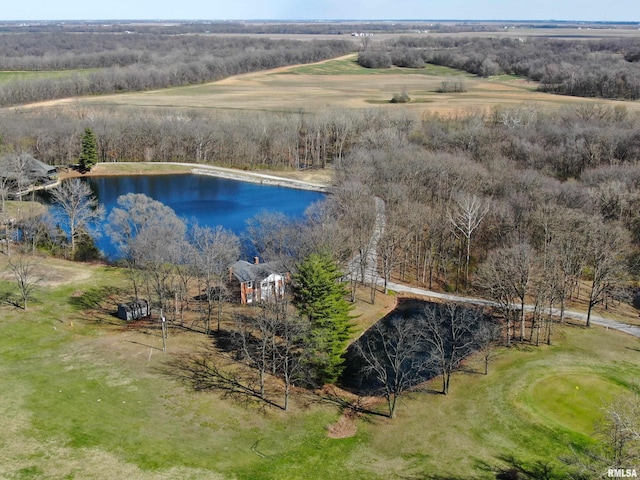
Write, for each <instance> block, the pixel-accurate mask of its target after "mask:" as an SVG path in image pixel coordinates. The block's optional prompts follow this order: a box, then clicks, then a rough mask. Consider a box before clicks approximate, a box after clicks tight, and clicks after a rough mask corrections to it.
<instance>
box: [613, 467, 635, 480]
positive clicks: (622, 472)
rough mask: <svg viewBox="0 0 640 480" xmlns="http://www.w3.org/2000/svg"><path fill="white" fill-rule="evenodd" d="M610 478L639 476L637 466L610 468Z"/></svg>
mask: <svg viewBox="0 0 640 480" xmlns="http://www.w3.org/2000/svg"><path fill="white" fill-rule="evenodd" d="M607 476H608V477H610V478H638V474H637V473H636V469H635V468H610V469H609V470H608V471H607Z"/></svg>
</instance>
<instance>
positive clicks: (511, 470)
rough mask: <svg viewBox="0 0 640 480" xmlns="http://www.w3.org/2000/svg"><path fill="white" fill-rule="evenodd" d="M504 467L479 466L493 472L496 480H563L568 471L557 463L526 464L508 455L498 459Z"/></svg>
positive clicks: (540, 461)
mask: <svg viewBox="0 0 640 480" xmlns="http://www.w3.org/2000/svg"><path fill="white" fill-rule="evenodd" d="M498 459H499V460H501V461H502V462H503V463H504V466H500V467H496V466H493V467H492V466H490V465H488V464H486V463H484V464H481V465H479V467H480V468H481V469H483V470H485V471H491V472H492V473H493V474H494V475H495V478H496V480H561V479H564V478H567V473H568V472H567V471H566V470H565V468H564V467H562V466H559V465H558V463H557V462H554V461H548V460H535V461H531V462H525V461H523V460H521V459H519V458H517V457H515V456H514V455H510V454H506V455H500V456H499V457H498Z"/></svg>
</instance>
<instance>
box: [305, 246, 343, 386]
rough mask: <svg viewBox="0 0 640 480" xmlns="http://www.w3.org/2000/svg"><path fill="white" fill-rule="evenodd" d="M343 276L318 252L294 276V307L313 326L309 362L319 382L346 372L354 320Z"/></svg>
mask: <svg viewBox="0 0 640 480" xmlns="http://www.w3.org/2000/svg"><path fill="white" fill-rule="evenodd" d="M341 276H342V274H341V272H340V271H339V269H338V267H337V265H336V263H335V262H334V261H333V259H332V258H331V257H330V256H329V255H326V254H317V253H313V254H311V255H309V256H308V257H307V258H306V259H305V260H304V261H302V263H300V264H299V265H298V273H297V274H295V275H294V276H293V304H294V305H295V306H296V308H297V309H298V311H299V312H300V314H301V315H303V316H305V317H307V318H308V320H309V323H310V325H311V331H310V338H309V343H310V346H311V348H310V351H309V354H310V357H311V358H310V360H309V363H310V365H311V366H312V367H313V370H314V373H315V374H316V376H317V380H318V381H319V382H320V383H334V382H336V381H337V380H338V377H340V374H341V373H342V371H343V369H344V357H343V355H344V353H345V350H346V347H347V344H348V342H349V335H350V332H351V327H352V323H351V320H352V319H353V317H352V316H350V315H349V312H350V311H351V309H352V306H351V304H349V303H348V302H347V301H346V300H345V297H346V295H347V294H348V292H347V290H346V287H345V286H344V284H342V283H340V281H339V280H340V277H341Z"/></svg>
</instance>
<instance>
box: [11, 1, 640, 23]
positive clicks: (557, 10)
mask: <svg viewBox="0 0 640 480" xmlns="http://www.w3.org/2000/svg"><path fill="white" fill-rule="evenodd" d="M102 19H113V20H118V19H141V20H142V19H144V20H155V19H162V20H166V19H189V20H236V19H273V20H296V19H311V20H313V19H318V20H332V19H361V20H368V19H436V20H437V19H469V20H489V19H494V20H525V19H527V20H551V19H554V20H595V21H621V20H622V21H634V22H636V21H638V22H640V0H606V1H602V0H534V1H524V0H170V1H169V0H107V1H104V0H103V1H91V0H57V1H53V0H15V1H10V0H5V1H4V2H3V6H2V9H0V20H102Z"/></svg>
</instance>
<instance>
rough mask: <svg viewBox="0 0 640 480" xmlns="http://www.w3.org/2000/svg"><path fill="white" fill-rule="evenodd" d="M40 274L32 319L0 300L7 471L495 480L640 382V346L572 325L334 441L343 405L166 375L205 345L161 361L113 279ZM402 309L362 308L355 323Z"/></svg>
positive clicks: (473, 366)
mask: <svg viewBox="0 0 640 480" xmlns="http://www.w3.org/2000/svg"><path fill="white" fill-rule="evenodd" d="M4 263H6V259H5V258H1V259H0V271H2V270H3V268H4ZM41 268H42V269H43V271H46V272H47V273H48V274H49V275H51V277H52V278H55V281H51V282H49V283H48V284H45V285H42V286H41V287H40V288H39V290H38V292H37V293H36V298H35V299H34V301H32V302H31V305H32V307H30V309H29V310H28V311H26V312H25V311H22V310H20V309H17V308H15V307H13V306H11V305H9V304H6V303H4V304H1V305H0V378H2V386H3V389H2V394H1V395H0V415H1V416H2V418H3V435H2V436H1V437H0V478H8V479H27V478H52V479H58V478H59V479H62V478H82V479H85V478H95V479H103V478H104V479H107V478H109V479H111V478H125V477H129V478H136V479H138V478H141V479H145V478H172V479H174V478H178V479H180V478H185V479H186V478H198V479H201V478H205V479H206V478H212V479H218V478H220V479H222V478H224V479H227V478H237V479H284V478H286V479H325V478H346V477H348V478H352V479H389V478H408V477H411V478H429V477H430V476H432V478H460V479H462V478H464V479H467V478H476V477H477V478H493V476H492V474H491V473H490V469H491V468H492V467H494V466H496V465H503V466H504V465H505V462H504V459H505V458H507V457H513V458H515V459H517V460H518V461H521V462H533V461H535V460H554V459H556V458H557V457H558V455H562V454H567V453H568V452H569V449H570V447H574V448H577V449H580V448H583V447H584V446H585V445H589V444H591V443H592V442H593V440H592V439H591V437H590V435H591V433H592V431H593V424H594V421H595V420H596V419H597V418H598V417H599V415H600V413H601V411H600V407H601V406H602V404H603V402H605V401H607V400H609V399H611V398H613V397H614V396H615V395H617V394H619V393H621V392H624V391H627V390H628V388H629V387H630V386H631V385H632V384H633V382H634V381H637V379H638V378H640V357H639V356H640V353H639V352H640V340H638V339H635V338H632V337H629V336H625V335H623V334H619V333H617V332H614V331H606V332H605V331H604V330H601V329H597V328H593V329H585V328H580V327H572V326H566V327H563V328H561V329H559V332H558V335H557V343H556V345H555V346H552V347H541V348H525V349H520V350H519V349H515V348H513V349H510V350H501V351H499V352H498V356H497V358H496V359H495V360H494V362H493V363H492V365H491V367H490V372H489V375H487V376H484V375H481V374H479V373H478V372H479V371H480V369H481V362H480V359H477V360H474V359H471V360H470V361H469V362H468V364H467V365H466V367H465V371H463V372H460V373H458V374H456V375H455V376H454V378H453V380H452V391H451V394H450V395H449V396H448V397H444V396H442V395H439V394H437V393H432V389H437V388H438V387H439V381H438V379H436V380H434V382H433V385H430V386H428V387H427V388H426V389H425V390H424V391H422V392H415V393H413V394H411V395H410V396H408V397H406V398H403V399H401V403H400V406H399V411H398V418H397V419H395V420H389V419H386V418H384V417H378V416H365V417H360V418H358V419H356V420H355V421H352V422H354V423H353V425H352V429H353V431H352V433H353V434H352V435H351V436H347V437H346V438H330V436H329V435H328V431H329V427H330V426H332V425H335V424H336V422H338V420H339V419H340V417H341V414H342V412H341V411H340V409H339V408H337V407H336V406H334V405H332V404H328V403H324V402H320V401H319V400H318V398H317V397H314V396H312V395H309V394H303V393H304V392H298V394H297V395H296V398H295V401H294V406H293V408H292V411H291V412H288V413H284V412H282V411H280V410H278V409H273V408H267V409H262V408H257V407H255V406H250V405H243V404H241V403H237V402H234V401H233V400H231V399H225V398H222V397H221V396H220V395H219V394H217V393H213V392H194V391H192V390H191V389H190V388H189V387H188V386H187V385H185V384H183V383H182V382H180V381H179V380H177V379H176V378H173V377H171V376H167V375H165V374H164V373H163V371H164V370H166V368H167V365H168V364H170V363H171V362H172V360H173V359H175V358H177V357H178V356H179V355H180V354H182V353H184V352H187V351H200V350H202V349H205V348H207V345H208V342H207V341H206V339H205V338H204V337H203V336H202V335H200V334H195V333H189V332H181V331H178V330H172V331H171V333H170V336H169V340H168V342H169V343H168V345H169V347H168V353H167V354H163V353H162V351H161V340H160V336H159V334H158V331H157V330H156V329H154V328H146V329H139V330H136V329H130V328H126V326H125V325H123V324H122V323H121V322H120V321H118V320H116V319H115V318H114V317H112V316H111V315H110V313H111V312H113V311H115V306H116V303H117V300H118V298H123V297H125V298H126V297H127V292H126V288H125V287H126V280H125V278H124V276H123V274H122V273H121V272H120V271H119V270H117V269H114V268H110V267H106V266H100V265H94V266H87V265H78V264H72V263H68V262H64V261H59V260H49V259H47V260H43V261H41ZM11 288H12V285H11V282H10V277H8V276H6V275H5V276H4V277H0V295H2V296H3V298H4V297H5V296H6V293H7V292H9V291H10V289H11ZM2 292H4V293H2ZM362 296H363V298H364V297H366V292H362ZM393 303H394V298H393V297H384V296H382V295H379V303H378V304H377V305H376V306H370V305H367V304H366V303H365V302H362V303H361V304H360V306H359V307H358V308H359V310H358V311H357V312H356V313H359V314H361V317H360V318H359V320H358V321H359V328H360V329H362V328H366V326H367V325H369V324H370V323H371V322H372V321H374V320H375V318H378V317H379V316H383V315H384V314H385V313H386V312H388V311H389V309H390V308H392V305H393ZM168 362H169V363H168ZM575 387H578V388H577V389H576V388H575ZM381 408H382V405H381Z"/></svg>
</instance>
